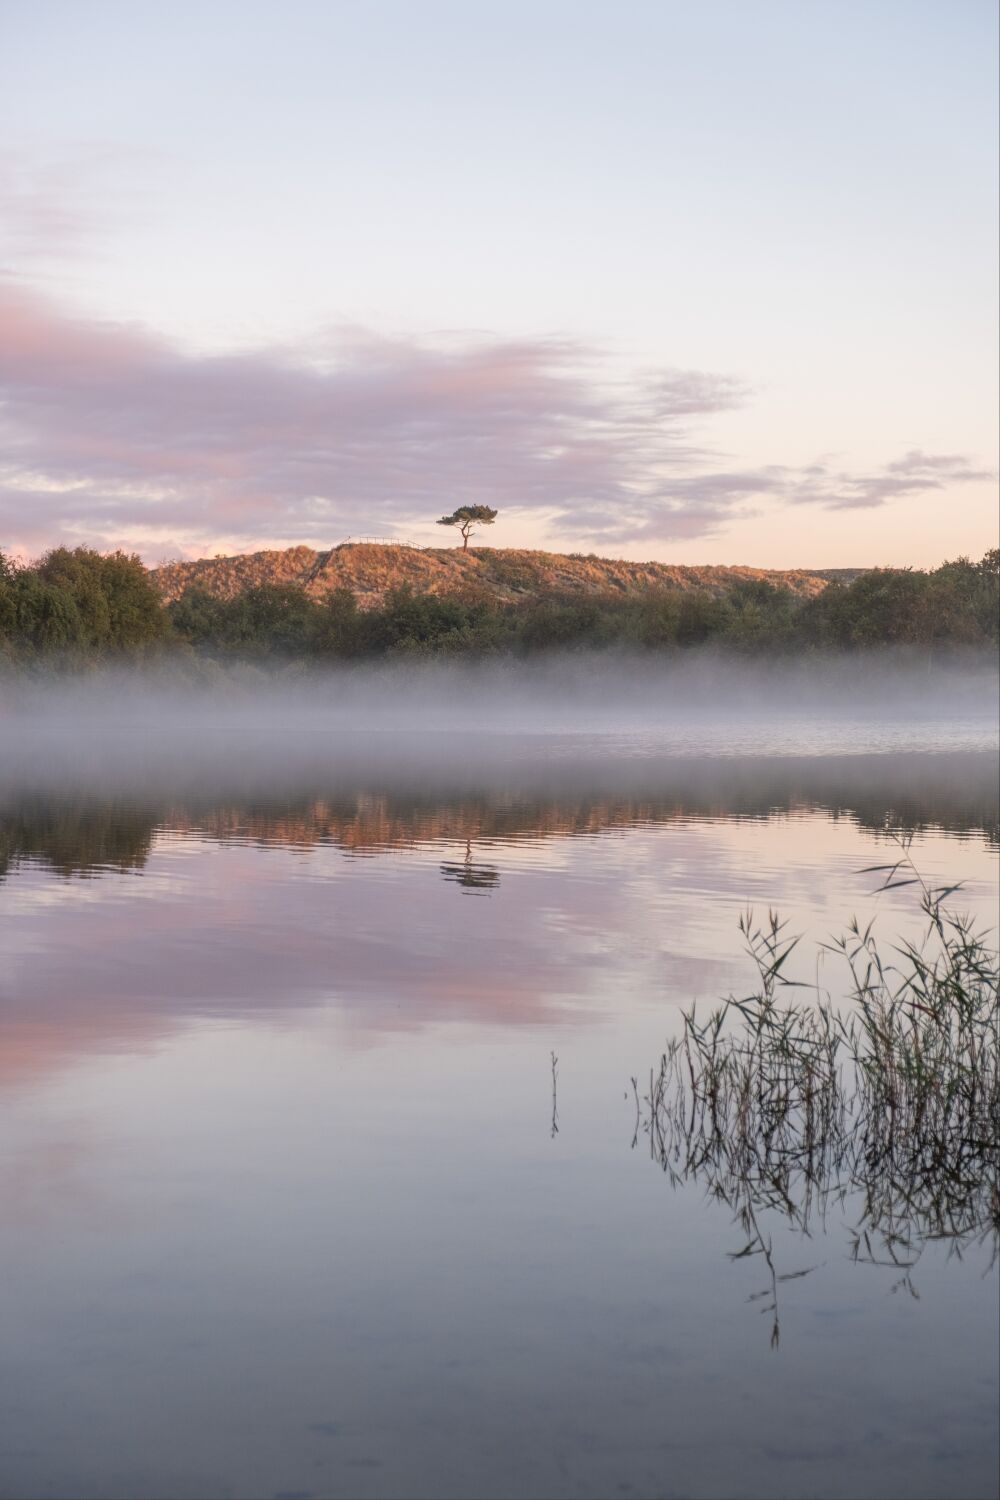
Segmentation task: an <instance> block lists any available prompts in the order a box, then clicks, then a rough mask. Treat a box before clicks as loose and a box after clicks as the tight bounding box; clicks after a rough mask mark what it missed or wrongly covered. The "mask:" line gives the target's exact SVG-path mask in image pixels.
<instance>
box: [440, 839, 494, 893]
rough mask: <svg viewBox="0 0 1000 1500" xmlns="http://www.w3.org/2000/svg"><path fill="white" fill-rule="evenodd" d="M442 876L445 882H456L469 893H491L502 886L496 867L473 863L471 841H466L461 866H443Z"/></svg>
mask: <svg viewBox="0 0 1000 1500" xmlns="http://www.w3.org/2000/svg"><path fill="white" fill-rule="evenodd" d="M441 874H442V875H443V876H444V878H445V880H454V881H455V882H456V884H458V885H460V886H463V887H464V888H465V889H466V890H467V891H491V890H493V888H494V886H497V885H499V884H500V872H499V870H498V869H497V867H496V865H484V864H474V863H473V860H472V840H471V839H466V841H465V858H464V859H463V860H462V862H461V864H447V863H446V864H443V865H442V866H441Z"/></svg>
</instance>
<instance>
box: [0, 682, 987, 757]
mask: <svg viewBox="0 0 1000 1500" xmlns="http://www.w3.org/2000/svg"><path fill="white" fill-rule="evenodd" d="M192 678H193V679H194V680H192ZM998 706H1000V692H998V677H997V672H996V664H995V661H994V660H993V658H992V657H991V656H990V655H988V654H981V653H967V654H966V653H956V654H955V655H954V656H953V657H952V658H951V659H949V660H948V661H946V662H941V661H938V662H931V661H928V660H927V659H926V658H924V657H916V658H915V657H913V656H909V655H906V654H905V653H904V654H898V653H897V654H892V653H872V654H869V655H865V656H862V657H855V658H847V657H821V656H817V657H815V658H808V659H806V658H793V659H790V660H789V661H786V662H779V663H771V664H762V663H758V662H754V661H749V660H748V661H736V660H733V659H731V658H729V659H726V658H721V657H719V656H717V655H713V654H709V653H700V652H692V653H690V654H689V655H687V656H685V657H682V658H679V659H677V660H675V661H671V662H669V663H666V664H663V663H656V662H651V661H650V660H649V659H648V658H642V657H635V658H630V657H627V656H608V655H604V656H581V655H576V654H573V655H567V656H554V657H549V658H545V659H542V660H538V661H534V662H531V663H510V662H499V663H492V662H487V663H484V664H482V665H470V664H467V663H460V664H442V663H440V662H432V663H427V662H419V661H418V662H405V663H393V664H390V665H387V666H379V667H370V666H365V667H360V666H359V667H355V668H344V669H340V670H322V671H318V670H311V671H306V670H303V671H295V670H294V669H286V670H285V671H283V672H271V673H265V672H263V671H261V670H260V669H257V668H254V667H246V666H244V667H240V666H233V667H229V668H221V667H219V668H216V667H214V666H213V664H193V663H185V664H182V665H175V666H168V667H161V668H158V669H150V670H147V671H114V670H107V671H99V672H93V673H88V674H85V675H75V676H69V675H67V676H48V677H45V676H39V677H30V678H29V677H8V678H7V679H6V680H4V681H2V682H0V778H3V779H4V780H6V781H11V780H13V781H17V780H20V779H26V780H27V781H29V782H36V781H37V782H38V783H39V784H41V783H44V781H45V779H46V778H47V777H49V776H50V777H51V778H52V780H53V782H55V783H57V784H59V785H61V786H63V787H65V785H66V782H67V778H68V779H69V781H70V782H74V781H76V780H78V779H79V780H94V781H96V782H106V783H107V784H108V785H111V784H113V783H115V782H116V781H117V782H118V784H119V785H120V784H121V779H123V780H124V782H125V783H126V784H128V783H130V782H131V781H132V780H133V778H135V777H136V776H141V777H156V776H164V777H166V778H167V779H168V780H169V781H170V782H171V783H173V784H176V783H177V782H178V781H183V782H185V783H187V784H188V785H189V786H191V787H193V786H194V785H195V784H196V783H197V781H198V779H199V778H200V777H201V776H203V775H204V776H209V777H211V778H212V779H215V778H217V777H218V776H219V774H220V773H224V776H225V777H226V778H233V779H236V780H239V779H240V778H245V779H248V780H250V781H253V780H254V779H257V778H259V777H272V776H275V775H278V776H284V775H287V774H289V773H290V772H292V771H295V772H297V773H302V774H308V773H315V772H316V771H317V770H319V769H320V768H322V769H323V770H324V771H331V770H338V769H339V770H340V771H341V772H342V773H343V774H344V775H345V776H349V775H351V774H354V773H356V772H357V771H358V770H361V769H369V770H370V769H371V768H372V767H373V765H377V766H378V768H379V770H380V771H382V772H383V773H385V774H389V775H391V776H392V777H394V778H397V779H402V780H405V779H406V778H407V776H408V774H411V773H412V775H414V776H415V777H417V778H418V779H419V780H420V782H421V783H422V784H424V785H426V782H427V778H430V780H431V781H432V782H435V781H437V780H441V781H442V782H448V781H450V779H451V778H452V777H454V776H455V775H459V776H461V777H469V776H470V775H473V776H474V775H475V774H476V773H477V772H480V771H481V772H483V773H484V774H491V773H493V772H495V771H496V770H497V769H498V768H499V767H500V766H503V767H505V768H506V769H508V770H513V769H514V768H516V767H518V766H521V767H522V768H525V767H526V766H527V765H537V764H538V763H540V762H543V761H550V760H557V761H558V762H559V764H560V767H561V769H562V771H563V772H565V773H567V774H570V764H569V763H573V762H587V763H589V764H590V765H591V766H592V767H593V765H594V763H595V762H601V761H603V762H609V761H613V762H616V763H618V762H621V761H622V760H623V759H625V760H630V761H631V760H636V759H641V758H643V757H648V756H657V755H663V754H671V755H680V756H683V755H685V754H687V755H694V756H697V757H704V756H713V757H716V756H739V755H769V756H775V755H778V756H783V755H803V754H806V755H812V754H842V755H847V754H859V753H865V752H868V753H871V752H877V751H882V750H888V749H892V750H895V751H904V750H907V749H913V750H921V751H931V750H947V749H963V750H969V749H972V748H976V749H989V748H990V747H992V746H994V745H995V743H996V738H997V714H998ZM469 736H474V737H475V741H474V742H473V741H470V739H469V738H468V737H469ZM542 736H544V737H545V739H546V743H545V744H544V745H542V743H541V741H540V739H539V737H542ZM533 741H534V743H533Z"/></svg>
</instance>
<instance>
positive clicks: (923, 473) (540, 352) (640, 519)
mask: <svg viewBox="0 0 1000 1500" xmlns="http://www.w3.org/2000/svg"><path fill="white" fill-rule="evenodd" d="M0 395H2V398H3V414H2V418H0V435H2V437H3V441H4V448H5V450H6V453H7V455H8V456H7V461H6V463H5V465H4V466H3V467H2V468H0V546H5V547H7V548H13V549H18V548H19V549H21V550H24V549H25V548H27V547H29V546H30V547H31V548H37V546H38V545H39V539H41V538H44V543H43V545H51V544H54V543H55V542H57V541H70V542H73V541H81V540H82V541H92V542H94V543H96V544H102V545H108V544H109V543H110V541H111V540H112V539H114V540H115V541H119V540H121V539H129V538H135V539H136V541H137V542H138V545H139V547H140V550H143V551H144V552H145V553H146V555H147V556H153V557H159V556H161V555H162V553H163V549H164V546H165V545H166V544H167V541H166V539H168V538H170V539H174V538H178V537H179V538H181V539H182V547H183V550H185V551H188V552H192V551H193V552H197V551H199V550H202V549H204V550H215V549H214V547H213V546H212V543H213V541H214V539H215V538H218V537H220V536H225V537H227V538H229V539H230V540H231V541H232V542H234V543H235V544H237V545H241V546H245V547H252V546H254V545H260V544H262V543H266V542H267V540H269V539H272V538H275V537H294V538H295V539H297V540H300V541H303V542H310V541H311V542H315V543H318V544H321V545H330V544H331V543H332V542H334V541H337V540H339V539H341V538H342V537H343V536H344V535H346V534H348V533H351V532H354V533H357V532H359V531H378V532H380V533H382V534H389V533H392V532H394V531H397V529H399V528H402V529H404V530H405V529H407V528H409V527H411V526H414V525H415V524H419V523H420V522H423V521H426V520H428V519H429V518H433V517H436V516H437V515H438V514H440V512H441V511H442V509H447V508H450V507H451V506H452V505H453V504H457V503H460V502H461V503H486V504H490V505H494V506H497V507H500V508H504V509H508V510H509V509H511V508H518V509H521V510H524V511H536V512H541V513H543V515H544V516H545V517H546V518H548V519H550V521H551V522H552V524H553V525H554V526H556V527H558V528H560V529H561V530H563V531H564V532H570V533H573V534H574V535H576V536H586V537H590V538H591V539H594V540H597V541H598V542H605V543H614V542H623V541H628V540H633V541H634V540H640V539H648V540H649V541H650V542H656V541H663V540H667V539H671V538H675V537H694V536H699V535H704V534H707V533H708V532H711V531H716V530H718V529H720V528H721V527H722V526H724V525H725V523H726V521H727V520H728V519H729V518H730V517H731V516H732V515H733V513H734V512H740V511H743V512H746V510H747V509H748V508H749V506H750V505H751V504H752V503H753V502H754V501H755V500H758V501H759V500H760V499H761V498H762V497H765V498H770V499H771V500H772V501H773V500H788V501H795V500H807V501H811V502H812V503H817V504H823V505H827V506H845V505H854V506H856V505H862V506H865V505H874V504H881V503H883V502H884V501H885V500H888V499H891V498H893V497H894V496H896V495H903V494H912V493H916V492H918V491H919V490H921V489H928V488H936V487H939V486H940V485H941V484H942V483H944V482H958V481H962V480H966V479H971V478H981V477H982V471H980V470H976V469H973V468H972V466H971V465H969V464H968V463H967V461H966V460H964V459H960V458H953V457H947V456H945V457H935V456H934V455H924V454H909V455H906V457H905V458H904V459H902V460H898V461H897V462H896V464H893V465H888V466H887V467H886V469H885V470H884V471H882V472H881V473H879V474H876V475H868V476H846V475H842V474H836V473H832V472H830V471H828V470H826V469H824V468H823V467H822V466H813V467H811V468H810V469H808V470H805V471H796V470H794V469H789V468H787V467H784V466H781V465H773V466H769V467H766V468H757V469H751V470H747V471H745V472H731V471H723V472H719V471H716V470H713V469H712V468H710V467H706V465H707V462H708V454H707V453H706V452H705V451H704V450H702V449H700V448H698V447H697V446H696V445H695V444H694V443H693V440H692V424H693V423H695V422H697V421H698V420H700V419H706V418H708V417H710V416H712V415H713V414H715V413H718V412H719V411H722V410H724V409H726V408H728V407H732V406H734V405H736V404H738V403H739V401H740V400H741V399H742V398H743V395H744V392H743V390H742V388H741V387H740V386H739V385H738V383H736V382H735V381H733V380H732V379H731V378H729V377H726V376H719V375H711V374H706V373H704V372H701V371H683V370H660V371H654V372H650V373H649V374H647V375H646V376H645V377H644V378H642V379H641V380H638V381H636V382H635V383H633V384H632V385H629V386H623V385H622V384H621V383H620V382H619V383H615V382H613V381H612V380H611V378H610V376H609V374H608V372H607V369H606V368H605V367H603V366H602V365H601V363H600V361H599V358H598V356H597V354H596V353H595V351H593V350H590V349H587V348H586V347H583V346H580V345H578V344H575V343H573V342H571V341H567V340H559V339H549V340H535V341H511V340H507V341H503V340H489V339H482V340H480V341H478V342H474V343H473V342H469V341H466V342H462V343H458V342H455V341H452V342H449V343H438V344H431V343H421V342H418V341H406V340H399V339H397V340H387V339H380V338H377V337H375V336H373V335H370V334H366V333H365V332H363V331H360V330H357V329H353V330H342V331H340V332H339V333H337V334H334V335H331V336H329V337H328V338H325V339H322V340H318V341H315V342H314V343H313V344H312V345H311V346H310V347H309V348H308V349H303V350H295V349H288V348H266V349H260V350H255V351H252V352H250V353H241V354H211V355H198V354H191V353H187V352H185V351H183V350H181V349H179V348H177V347H175V346H173V345H172V344H170V343H169V342H168V341H167V340H165V339H163V338H161V337H159V336H157V335H156V334H154V333H151V332H149V331H148V330H145V329H142V328H139V327H135V326H129V325H121V324H109V323H98V322H94V321H89V320H86V319H83V318H77V317H72V316H69V315H67V314H66V313H64V312H62V311H61V310H60V309H58V308H57V307H55V306H54V305H53V304H52V303H50V302H49V301H47V300H46V299H44V298H42V297H40V296H39V295H38V294H37V293H36V292H33V291H31V290H29V289H27V288H26V287H24V286H22V285H19V284H16V283H14V282H11V281H6V282H5V281H3V280H0ZM692 470H693V471H694V472H692ZM133 544H134V543H133Z"/></svg>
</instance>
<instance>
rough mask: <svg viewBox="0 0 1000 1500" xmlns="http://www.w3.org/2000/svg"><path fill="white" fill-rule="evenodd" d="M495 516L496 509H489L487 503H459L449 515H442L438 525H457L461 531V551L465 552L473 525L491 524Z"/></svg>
mask: <svg viewBox="0 0 1000 1500" xmlns="http://www.w3.org/2000/svg"><path fill="white" fill-rule="evenodd" d="M496 518H497V513H496V511H495V510H490V507H489V506H488V505H460V506H459V507H458V510H454V511H452V513H451V515H450V516H442V517H441V519H440V521H439V522H438V525H439V526H457V527H458V529H459V531H460V532H461V533H462V551H463V552H465V551H466V550H467V548H468V545H469V537H470V536H471V535H472V528H473V526H476V525H479V526H492V525H493V522H494V521H495V520H496Z"/></svg>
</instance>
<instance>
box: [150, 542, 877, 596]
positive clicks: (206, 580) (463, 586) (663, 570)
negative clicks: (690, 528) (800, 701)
mask: <svg viewBox="0 0 1000 1500" xmlns="http://www.w3.org/2000/svg"><path fill="white" fill-rule="evenodd" d="M835 572H836V573H837V575H838V576H839V575H840V574H841V573H843V575H844V578H845V581H847V579H848V578H849V577H853V576H855V575H854V573H853V571H848V570H832V571H829V570H828V571H825V572H821V571H809V570H807V569H804V568H796V569H793V570H792V571H790V572H784V573H782V572H777V571H774V570H772V569H767V568H743V567H734V568H728V567H712V566H706V567H680V566H677V565H675V564H672V563H656V562H647V563H637V562H624V561H620V560H617V559H614V558H607V557H594V556H590V557H582V556H579V555H569V556H567V555H564V554H562V553H558V552H528V551H518V550H514V549H508V548H500V547H470V548H469V550H468V551H467V552H463V551H462V550H461V548H459V547H429V548H417V547H404V546H394V545H386V544H382V543H375V542H345V543H343V544H342V545H341V546H339V547H334V548H332V549H331V550H330V551H329V552H314V551H313V550H312V548H311V547H289V548H287V549H286V550H285V551H283V552H254V553H251V554H249V555H247V556H242V557H216V558H203V559H202V560H200V561H198V562H176V563H167V564H165V565H164V566H163V567H161V568H156V569H155V570H154V571H153V574H152V577H153V581H154V582H155V584H156V586H157V588H158V589H159V590H160V594H161V596H162V598H163V601H164V603H167V604H169V603H171V602H172V601H173V600H174V599H177V598H178V597H179V596H180V595H181V594H182V593H183V592H184V590H185V589H186V588H188V587H190V586H191V585H192V584H197V585H198V586H199V587H201V588H204V589H206V590H207V591H208V592H209V593H211V594H215V595H217V596H219V597H221V598H224V599H230V598H232V597H233V596H234V595H236V594H238V593H240V592H241V591H242V590H243V589H246V588H252V587H254V586H256V585H258V584H263V583H282V584H298V585H299V586H301V587H302V588H304V589H305V591H306V593H307V594H309V595H310V596H311V597H312V598H314V599H321V598H322V597H323V596H324V595H325V594H328V593H330V592H331V590H333V589H336V588H348V589H350V590H351V591H352V593H354V594H355V595H356V597H357V599H358V601H359V603H360V604H361V605H362V606H372V605H376V604H380V603H381V602H382V599H383V597H384V596H385V594H386V592H387V590H389V589H392V588H398V587H399V586H400V585H401V584H410V585H411V587H412V588H413V589H414V590H415V591H416V592H417V593H429V594H455V593H462V592H465V591H466V590H470V589H471V590H475V591H476V592H477V593H485V594H488V595H489V596H490V597H492V598H494V599H496V600H498V601H503V602H509V601H512V600H515V599H518V598H523V597H525V596H530V595H534V594H551V593H559V594H607V593H623V594H635V593H642V592H644V591H645V590H647V589H650V588H664V587H671V588H676V589H704V590H707V591H708V592H710V593H713V594H722V593H725V592H726V591H727V589H729V588H730V587H731V586H732V585H733V584H734V583H736V582H737V581H738V580H739V579H745V578H755V579H756V578H766V579H768V580H769V581H770V582H772V583H775V584H783V585H784V586H786V587H787V588H789V589H791V590H792V592H793V593H795V594H799V595H803V596H810V595H813V594H818V593H821V592H822V590H823V589H824V588H825V587H826V585H827V583H828V582H829V581H830V579H831V577H833V576H834V573H835Z"/></svg>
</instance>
